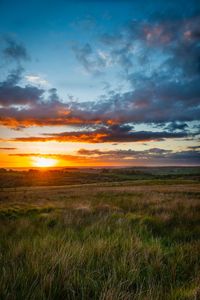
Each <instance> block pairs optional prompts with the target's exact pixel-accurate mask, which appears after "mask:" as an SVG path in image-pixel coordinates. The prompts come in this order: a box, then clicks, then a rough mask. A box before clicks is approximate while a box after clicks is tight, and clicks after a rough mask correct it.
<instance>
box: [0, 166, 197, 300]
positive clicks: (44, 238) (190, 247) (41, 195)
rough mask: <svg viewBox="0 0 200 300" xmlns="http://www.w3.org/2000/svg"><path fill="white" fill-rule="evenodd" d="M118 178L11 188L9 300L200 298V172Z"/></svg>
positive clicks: (3, 223) (2, 250) (3, 204)
mask: <svg viewBox="0 0 200 300" xmlns="http://www.w3.org/2000/svg"><path fill="white" fill-rule="evenodd" d="M195 170H196V169H195ZM109 172H110V171H108V170H107V171H106V170H104V172H102V170H101V171H98V174H100V175H99V176H97V177H95V174H94V173H93V172H90V175H89V172H88V177H87V175H86V173H85V172H82V175H81V172H80V173H78V174H79V175H80V178H82V180H83V178H84V183H83V182H80V178H79V180H77V181H74V184H72V180H71V181H69V182H68V185H62V184H61V183H63V181H62V180H61V181H60V184H58V185H57V184H55V185H53V180H52V184H49V186H47V185H46V186H43V184H38V181H37V184H36V183H35V181H32V183H31V184H30V183H29V184H28V183H27V182H28V181H26V184H22V183H21V184H19V182H18V184H16V182H15V184H14V183H13V182H14V181H13V182H12V180H11V181H10V182H12V184H11V183H9V185H8V186H6V181H5V183H4V185H2V186H1V189H0V233H1V234H0V270H1V275H0V299H2V300H4V299H9V300H22V299H23V300H24V299H31V300H33V299H34V300H36V299H37V300H40V299H41V300H47V299H48V300H51V299H55V300H57V299H59V300H60V299H61V300H62V299H63V300H64V299H67V300H68V299H69V300H73V299H78V300H79V299H82V300H88V299H92V300H96V299H98V300H118V299H121V300H129V299H130V300H132V299H139V300H142V299H145V300H161V299H162V300H165V299H172V300H173V299H174V300H175V299H176V300H181V299H185V300H189V299H191V300H198V299H200V183H199V175H198V174H197V173H198V172H197V171H195V172H196V173H195V172H193V173H192V174H191V172H188V170H184V172H185V173H184V174H183V172H180V171H177V172H175V174H174V171H173V172H172V171H171V173H172V174H171V173H170V174H169V172H167V174H166V171H165V172H164V173H163V175H161V174H160V173H159V174H157V173H158V171H155V170H154V173H153V174H152V172H151V174H150V175H149V177H148V174H147V173H148V171H147V170H145V172H144V173H142V170H136V171H134V172H133V170H132V173H130V170H129V171H126V172H125V171H123V170H121V171H119V170H117V171H115V172H114V173H115V175H113V171H111V173H109ZM138 172H139V173H138ZM156 172H157V173H156ZM162 172H163V170H162ZM13 173H14V172H13ZM72 173H73V176H74V177H73V178H75V175H74V173H76V172H72ZM42 174H43V175H42ZM44 174H45V173H40V175H38V176H39V178H40V179H41V178H42V176H43V177H45V176H44ZM110 174H112V175H110ZM116 174H117V175H116ZM181 174H182V175H181ZM188 174H189V175H190V176H189V175H188ZM195 174H196V175H195ZM10 175H11V176H15V177H16V176H20V173H19V174H18V175H16V174H15V175H13V174H10ZM6 176H9V175H8V174H7V175H6ZM34 176H35V175H34ZM67 176H68V177H69V174H68V175H67ZM81 176H82V177H81ZM104 176H105V178H107V179H105V178H104ZM109 176H110V177H109ZM113 176H114V177H113ZM120 176H121V177H120ZM131 176H133V177H131ZM162 176H164V177H162ZM3 177H4V176H3V175H2V176H1V182H3ZM77 177H78V176H77ZM92 178H93V180H92ZM94 178H96V179H94ZM99 178H101V179H102V180H100V179H99ZM108 178H111V179H110V180H108ZM117 178H118V181H117ZM119 178H121V180H119ZM131 178H132V179H131ZM136 178H137V180H136ZM159 178H160V179H159ZM86 179H87V180H86ZM38 180H39V179H38ZM41 180H42V181H40V183H41V182H44V181H45V180H46V179H45V178H43V179H41ZM95 181H96V182H95ZM88 182H89V183H88ZM57 183H58V182H57Z"/></svg>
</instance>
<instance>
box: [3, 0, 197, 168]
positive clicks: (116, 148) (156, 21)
mask: <svg viewBox="0 0 200 300" xmlns="http://www.w3.org/2000/svg"><path fill="white" fill-rule="evenodd" d="M199 121H200V4H199V0H190V1H185V0H184V1H183V0H173V1H164V0H160V1H158V0H155V1H150V0H140V1H137V0H136V1H130V0H123V1H122V0H115V1H114V0H101V1H100V0H93V1H92V0H74V1H67V0H59V1H55V0H48V1H47V0H34V1H33V0H30V1H24V0H21V1H15V0H0V167H2V168H5V167H9V168H12V167H13V168H16V167H28V168H31V167H37V166H38V167H42V166H46V167H47V166H70V167H71V166H169V165H177V166H187V165H191V166H197V165H200V143H199V141H200V122H199Z"/></svg>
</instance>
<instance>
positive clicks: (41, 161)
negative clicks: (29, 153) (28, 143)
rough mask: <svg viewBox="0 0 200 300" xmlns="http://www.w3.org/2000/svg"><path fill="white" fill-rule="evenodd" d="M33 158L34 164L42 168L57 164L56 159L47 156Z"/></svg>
mask: <svg viewBox="0 0 200 300" xmlns="http://www.w3.org/2000/svg"><path fill="white" fill-rule="evenodd" d="M32 160H33V166H35V167H40V168H48V167H54V166H55V165H56V164H57V160H56V159H53V158H47V157H34V158H33V159H32Z"/></svg>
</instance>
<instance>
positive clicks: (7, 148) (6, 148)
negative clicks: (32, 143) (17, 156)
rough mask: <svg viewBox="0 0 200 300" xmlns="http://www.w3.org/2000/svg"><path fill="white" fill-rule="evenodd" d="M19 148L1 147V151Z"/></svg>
mask: <svg viewBox="0 0 200 300" xmlns="http://www.w3.org/2000/svg"><path fill="white" fill-rule="evenodd" d="M16 149H17V148H14V147H0V150H8V151H10V150H16Z"/></svg>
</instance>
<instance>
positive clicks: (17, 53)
mask: <svg viewBox="0 0 200 300" xmlns="http://www.w3.org/2000/svg"><path fill="white" fill-rule="evenodd" d="M4 43H5V47H4V49H3V54H4V56H5V57H6V58H8V59H11V60H14V61H24V60H25V61H26V60H29V59H30V57H29V55H28V53H27V50H26V48H25V46H24V45H23V44H22V43H20V42H17V41H16V40H14V39H13V38H12V37H9V36H6V37H4Z"/></svg>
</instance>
